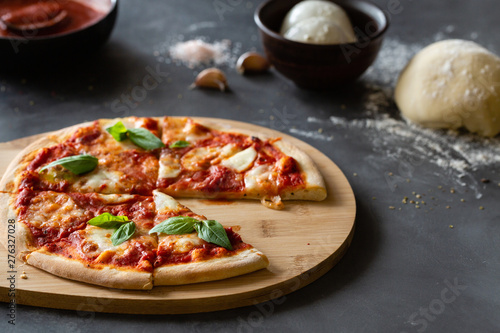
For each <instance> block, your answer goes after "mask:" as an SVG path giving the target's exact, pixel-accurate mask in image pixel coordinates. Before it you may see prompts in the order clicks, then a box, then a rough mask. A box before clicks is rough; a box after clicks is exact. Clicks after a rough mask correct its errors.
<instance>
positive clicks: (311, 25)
mask: <svg viewBox="0 0 500 333" xmlns="http://www.w3.org/2000/svg"><path fill="white" fill-rule="evenodd" d="M283 36H284V37H285V38H287V39H290V40H294V41H296V42H302V43H309V44H340V43H349V38H348V37H347V36H346V34H345V33H344V31H343V30H342V29H341V28H340V27H339V26H338V25H336V24H335V23H333V22H332V21H330V20H328V19H326V18H323V17H319V18H318V17H311V18H308V19H305V20H303V21H300V22H299V23H297V24H295V25H294V26H293V27H291V28H290V29H288V31H287V32H286V33H285V34H284V35H283Z"/></svg>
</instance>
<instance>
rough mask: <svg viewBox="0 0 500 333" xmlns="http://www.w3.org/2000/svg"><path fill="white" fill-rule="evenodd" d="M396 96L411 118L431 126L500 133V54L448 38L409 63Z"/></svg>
mask: <svg viewBox="0 0 500 333" xmlns="http://www.w3.org/2000/svg"><path fill="white" fill-rule="evenodd" d="M395 100H396V104H397V105H398V107H399V109H400V110H401V113H402V114H403V116H404V117H406V118H407V119H409V120H411V121H413V122H415V123H418V124H420V125H422V126H426V127H431V128H451V129H458V128H460V127H465V128H466V129H467V130H469V131H470V132H473V133H478V134H480V135H483V136H490V137H492V136H495V135H497V134H498V133H500V58H499V57H498V56H496V55H495V54H493V53H491V52H489V51H488V50H486V49H485V48H483V47H481V46H480V45H478V44H476V43H474V42H470V41H464V40H445V41H441V42H437V43H434V44H431V45H429V46H428V47H426V48H424V49H423V50H421V51H420V52H419V53H417V55H415V57H413V59H412V60H410V62H409V63H408V65H407V66H406V68H405V69H404V70H403V72H402V73H401V75H400V77H399V80H398V83H397V85H396V91H395Z"/></svg>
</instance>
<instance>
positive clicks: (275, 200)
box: [157, 117, 326, 209]
mask: <svg viewBox="0 0 500 333" xmlns="http://www.w3.org/2000/svg"><path fill="white" fill-rule="evenodd" d="M160 126H161V132H162V141H163V142H164V144H165V146H166V147H165V148H162V150H161V154H160V160H159V163H160V164H159V174H158V181H157V188H158V189H160V190H161V191H162V192H165V193H167V194H170V195H172V196H174V197H201V198H230V199H240V198H246V199H260V200H261V201H262V203H263V204H264V205H266V206H268V207H270V208H278V209H279V208H282V203H281V200H293V199H297V200H315V201H320V200H323V199H325V198H326V188H325V184H324V182H323V178H322V177H321V174H320V172H319V171H318V169H317V167H316V166H315V164H314V162H313V161H312V160H311V159H310V158H309V156H307V154H305V153H304V152H303V151H301V150H300V149H298V148H297V147H295V146H293V145H291V144H289V143H287V142H285V141H282V140H281V139H279V138H276V139H269V138H265V137H262V136H261V137H257V136H256V135H248V134H244V133H242V131H237V130H234V131H226V130H220V129H216V128H214V127H213V126H212V127H207V126H205V125H202V124H200V123H197V122H195V121H193V120H192V119H189V118H171V117H165V118H164V119H162V120H161V123H160Z"/></svg>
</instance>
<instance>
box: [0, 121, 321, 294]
mask: <svg viewBox="0 0 500 333" xmlns="http://www.w3.org/2000/svg"><path fill="white" fill-rule="evenodd" d="M0 186H1V189H2V193H1V200H0V205H1V213H2V217H3V221H8V220H11V221H12V220H15V221H16V227H17V228H16V230H17V244H19V245H18V255H19V256H20V257H21V258H22V259H23V260H24V261H26V262H27V263H28V264H30V265H32V266H35V267H38V268H40V269H42V270H45V271H47V272H50V273H52V274H54V275H57V276H61V277H65V278H68V279H72V280H77V281H82V282H87V283H91V284H96V285H101V286H107V287H112V288H121V289H151V288H152V287H153V286H162V285H179V284H189V283H198V282H204V281H212V280H219V279H225V278H230V277H234V276H238V275H242V274H247V273H251V272H253V271H256V270H260V269H263V268H266V267H267V266H268V264H269V260H268V259H267V257H266V256H265V255H264V254H263V253H262V252H260V251H259V250H257V249H256V248H254V247H253V246H252V245H250V244H248V243H245V242H244V241H243V240H242V237H241V236H240V235H239V234H238V232H240V230H238V227H235V226H233V227H224V226H223V225H222V224H221V223H220V222H218V221H215V220H211V219H208V218H207V217H205V216H203V215H200V214H198V213H195V212H193V211H192V210H191V209H189V208H188V207H186V206H184V205H182V204H181V203H179V202H178V200H177V199H180V198H204V199H212V198H222V199H231V200H238V199H258V200H260V201H261V202H262V203H263V204H264V205H265V206H266V207H268V208H274V209H281V208H283V202H282V200H294V199H295V200H315V201H320V200H323V199H324V198H325V197H326V189H325V185H324V182H323V179H322V177H321V174H320V172H319V170H318V169H317V167H316V166H315V164H314V163H313V161H312V160H311V159H310V158H309V157H308V155H307V154H305V153H304V152H303V151H301V150H300V149H298V148H297V147H295V146H293V145H292V144H290V143H288V142H286V141H284V140H282V139H280V138H268V137H265V136H263V135H259V134H258V133H247V132H245V131H244V130H235V129H224V128H221V127H220V126H218V125H214V124H203V123H201V122H199V121H194V120H192V119H190V118H176V117H164V118H141V117H127V118H120V119H100V120H96V121H94V122H89V123H84V124H80V125H76V126H72V127H70V128H67V129H63V130H60V131H57V132H53V133H50V134H49V135H46V136H44V137H43V138H41V139H40V140H38V141H36V142H34V143H33V144H31V145H30V146H28V147H26V148H25V149H24V150H23V151H22V152H21V153H20V154H19V155H18V156H17V157H16V158H15V159H14V160H13V161H12V163H11V164H10V166H9V168H8V170H7V172H6V173H5V175H4V177H3V178H2V181H1V183H0ZM263 209H265V208H263ZM228 222H230V221H228ZM2 227H3V228H2V229H4V230H5V229H6V226H5V225H3V224H2Z"/></svg>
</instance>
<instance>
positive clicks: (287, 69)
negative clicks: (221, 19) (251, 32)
mask: <svg viewBox="0 0 500 333" xmlns="http://www.w3.org/2000/svg"><path fill="white" fill-rule="evenodd" d="M298 2H300V1H299V0H292V1H280V0H270V1H267V2H265V3H263V4H262V5H260V6H259V7H258V8H257V10H256V11H255V15H254V19H255V22H256V23H257V26H258V28H259V31H260V35H261V39H262V42H263V45H264V50H265V52H266V55H267V58H268V60H269V62H270V63H271V64H273V65H274V67H275V68H276V69H277V70H278V71H279V72H280V73H282V74H283V75H284V76H286V77H287V78H289V79H290V80H292V81H293V82H295V84H296V85H297V86H299V87H302V88H308V89H326V88H331V87H335V86H338V85H341V84H345V83H347V82H350V81H354V80H355V79H357V78H358V77H359V76H361V74H363V73H364V72H365V71H366V69H367V68H368V67H370V65H371V64H372V63H373V62H374V61H375V58H376V57H377V54H378V52H379V50H380V47H381V45H382V39H383V35H384V33H385V32H386V31H387V28H388V27H389V21H388V18H387V16H386V15H385V13H384V12H383V11H382V10H381V9H380V8H379V7H377V6H376V5H374V4H372V3H370V2H367V1H359V0H351V1H344V2H341V1H332V2H334V3H337V4H338V5H340V6H341V7H342V8H343V9H344V10H345V11H346V13H347V15H348V16H349V18H350V20H351V23H352V25H353V28H354V31H355V33H356V35H357V37H358V42H357V43H349V44H338V45H317V44H306V43H301V42H296V41H291V40H288V39H285V38H284V37H283V36H281V35H280V34H279V31H280V28H281V23H282V22H283V20H284V18H285V15H286V14H287V13H288V11H289V10H290V9H291V8H292V7H293V6H294V5H296V4H297V3H298Z"/></svg>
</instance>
